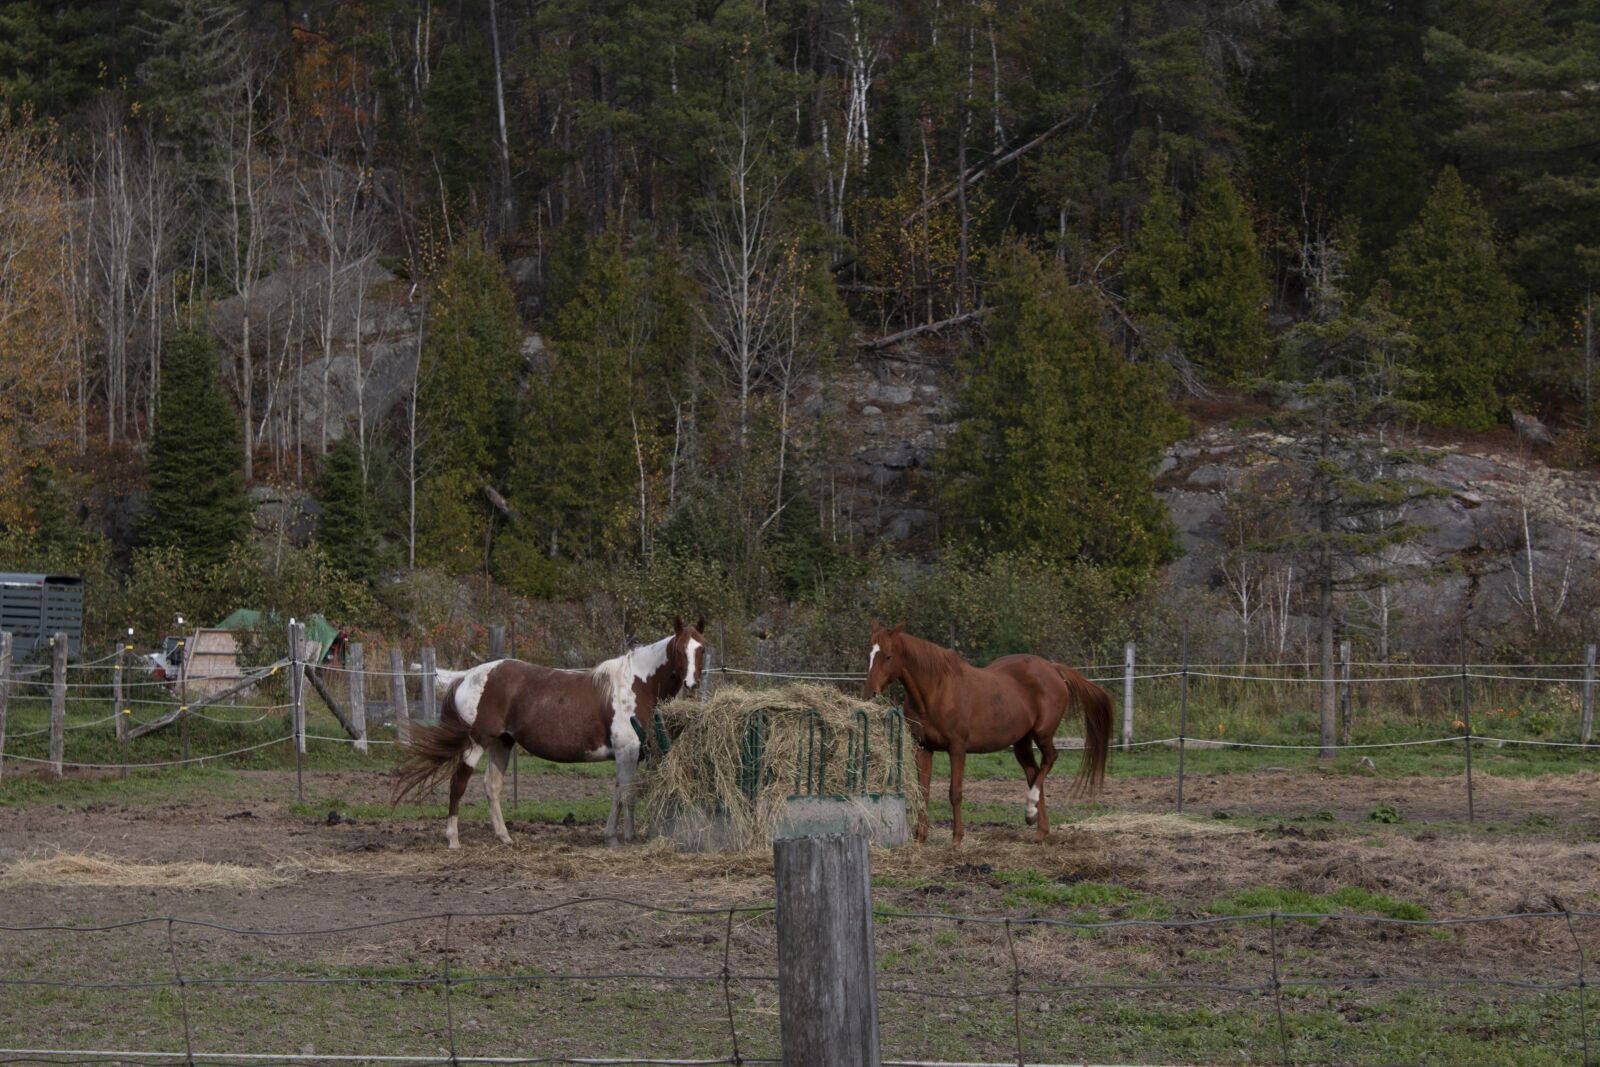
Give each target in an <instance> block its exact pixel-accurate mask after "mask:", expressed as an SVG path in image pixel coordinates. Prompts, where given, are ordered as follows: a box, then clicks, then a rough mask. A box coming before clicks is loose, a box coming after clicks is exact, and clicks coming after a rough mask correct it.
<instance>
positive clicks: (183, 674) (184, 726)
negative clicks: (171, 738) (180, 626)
mask: <svg viewBox="0 0 1600 1067" xmlns="http://www.w3.org/2000/svg"><path fill="white" fill-rule="evenodd" d="M188 646H189V641H188V638H184V637H180V638H178V655H179V657H180V659H179V660H178V706H179V707H180V708H181V709H182V712H181V714H179V716H178V735H179V736H180V737H181V738H182V739H183V758H184V759H185V760H187V759H188V758H189V652H188Z"/></svg>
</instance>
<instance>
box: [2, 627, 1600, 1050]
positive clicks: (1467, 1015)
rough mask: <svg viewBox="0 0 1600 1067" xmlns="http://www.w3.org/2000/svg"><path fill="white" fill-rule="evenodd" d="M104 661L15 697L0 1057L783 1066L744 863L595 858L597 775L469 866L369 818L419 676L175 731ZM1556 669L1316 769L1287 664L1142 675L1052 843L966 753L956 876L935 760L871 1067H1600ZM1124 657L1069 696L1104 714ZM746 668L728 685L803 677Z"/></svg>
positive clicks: (530, 789)
mask: <svg viewBox="0 0 1600 1067" xmlns="http://www.w3.org/2000/svg"><path fill="white" fill-rule="evenodd" d="M108 651H109V650H99V655H98V656H96V655H95V654H94V653H95V652H96V650H94V649H87V650H84V653H83V654H82V656H81V657H74V658H73V661H72V662H70V663H66V664H63V665H61V668H60V669H59V671H58V670H57V665H56V664H55V663H54V662H51V661H49V660H42V661H41V660H37V659H35V660H33V661H31V662H22V661H19V662H18V663H16V664H14V665H12V666H11V668H10V670H9V672H8V673H7V674H6V675H5V677H7V678H8V679H9V681H10V684H9V685H8V686H6V691H5V693H4V696H3V698H0V702H3V704H4V706H5V709H6V710H5V712H4V715H5V718H4V719H3V720H0V722H3V727H0V729H3V730H4V731H5V733H4V739H3V741H0V746H3V751H4V753H5V756H4V759H3V763H0V900H3V901H4V907H3V908H0V984H4V985H5V986H6V988H5V989H4V990H3V991H0V1059H5V1060H14V1061H15V1060H22V1061H30V1062H44V1061H56V1062H62V1061H71V1062H93V1063H111V1062H118V1063H183V1062H193V1063H269V1062H282V1063H416V1064H422V1063H452V1062H455V1063H473V1062H513V1061H516V1062H630V1063H632V1062H694V1063H756V1062H764V1061H765V1062H772V1061H775V1060H776V1059H777V1057H778V1056H779V1055H780V1048H779V1044H778V1033H779V1025H778V1023H779V1014H778V1006H777V983H778V957H777V927H776V923H775V917H774V915H773V910H772V909H773V902H774V900H775V896H776V892H775V885H774V881H773V860H772V854H771V851H770V850H769V849H768V848H766V847H765V846H764V845H763V844H760V843H757V844H755V845H753V846H752V847H748V848H743V849H739V850H736V851H725V852H706V853H690V852H685V851H680V850H678V849H677V848H675V847H673V846H672V845H671V844H670V843H669V842H668V841H666V840H665V839H664V838H662V837H660V836H659V835H658V836H656V837H654V838H652V839H650V840H648V841H646V842H645V843H644V844H642V845H636V846H632V847H627V846H625V847H621V848H606V847H605V846H604V844H603V841H602V823H603V821H604V818H605V814H606V808H607V806H608V804H609V796H610V787H611V777H610V772H611V768H610V765H609V764H592V765H571V766H558V765H553V764H544V763H542V762H539V761H535V760H532V759H529V758H527V757H526V756H524V757H523V758H522V759H521V760H520V761H519V765H518V767H517V771H516V774H515V775H514V777H513V782H512V784H513V786H514V789H515V799H514V800H513V802H512V803H510V804H508V805H507V811H506V816H507V821H508V824H509V827H510V830H511V833H512V837H513V844H512V845H511V846H509V847H507V846H501V845H499V844H498V843H497V842H495V840H494V838H493V836H492V834H491V832H490V830H489V827H488V822H487V819H486V817H485V813H484V804H483V791H482V787H481V786H479V785H477V784H476V783H474V786H473V787H472V789H471V790H470V791H469V793H468V799H469V801H470V803H469V804H468V806H467V808H466V810H465V811H464V812H463V817H462V824H461V839H462V846H463V847H462V850H461V851H460V852H456V853H450V852H447V851H446V850H445V848H444V840H443V838H442V836H441V835H440V834H439V827H440V825H441V821H440V820H441V816H442V813H443V798H442V796H435V797H432V798H427V799H425V800H424V801H423V802H421V803H417V804H407V805H403V806H401V807H399V808H397V809H394V810H391V809H390V807H389V805H388V802H387V801H388V796H389V793H390V791H391V786H392V778H391V772H392V770H393V768H394V766H395V763H396V753H395V751H394V746H393V744H392V742H393V740H394V739H395V737H396V734H397V732H398V730H400V729H403V728H404V725H405V723H406V722H407V721H410V720H413V719H414V720H418V721H421V720H425V719H426V718H427V716H428V710H427V708H428V703H427V701H428V700H429V699H436V698H437V695H436V694H428V693H425V691H424V682H425V681H426V679H424V678H423V677H422V676H421V675H422V673H423V672H422V671H421V670H420V669H413V668H412V667H411V658H410V657H403V660H404V661H403V662H402V661H401V659H402V658H401V657H391V656H389V655H388V654H387V650H372V649H369V650H366V652H365V656H364V658H363V655H362V653H361V651H360V650H355V649H353V650H352V652H353V653H354V654H353V655H352V657H350V658H349V659H347V660H346V662H345V664H344V665H342V666H341V667H339V668H338V669H333V668H332V667H330V666H322V667H319V668H316V669H315V670H313V671H310V672H307V673H306V674H305V677H306V682H305V684H304V685H299V684H297V683H296V680H295V676H296V675H297V674H298V673H299V672H297V671H296V670H295V669H294V667H295V664H293V663H290V664H287V665H285V664H282V663H279V662H277V661H273V662H269V663H263V664H261V665H260V666H259V668H250V667H246V668H242V669H241V673H250V672H254V673H253V674H251V675H250V676H251V677H254V676H255V675H259V677H257V678H256V680H255V682H254V683H253V684H252V685H251V686H249V687H247V688H245V689H243V690H241V691H240V692H239V693H238V694H236V695H235V696H234V697H231V698H227V699H224V700H223V701H221V702H218V703H213V704H207V705H203V706H198V707H197V706H195V705H190V704H186V703H184V701H183V696H184V694H182V693H179V692H176V691H174V689H173V688H172V686H170V685H168V686H167V687H165V688H163V687H160V686H156V685H146V684H145V681H146V680H145V679H142V678H137V677H135V676H134V672H133V671H132V670H131V669H130V668H129V666H128V664H129V663H130V662H131V657H122V656H120V655H119V656H111V657H107V652H108ZM117 651H118V652H119V653H120V652H122V651H124V650H117ZM102 657H105V658H102ZM118 659H121V660H123V669H122V670H121V671H120V672H116V671H115V668H116V661H117V660H118ZM1572 659H1573V660H1574V663H1573V664H1569V665H1565V666H1563V665H1551V664H1546V665H1540V666H1538V667H1528V666H1519V667H1517V668H1514V669H1513V668H1511V667H1508V666H1505V665H1495V666H1493V667H1488V666H1483V665H1479V666H1469V667H1466V668H1463V667H1461V666H1460V665H1440V666H1433V667H1428V666H1423V665H1407V666H1406V667H1404V668H1396V667H1395V666H1393V665H1386V666H1384V667H1382V668H1377V667H1371V668H1363V667H1362V666H1361V665H1355V667H1354V669H1352V671H1351V677H1352V681H1351V683H1350V685H1349V686H1348V689H1346V690H1342V691H1341V696H1342V695H1343V693H1344V692H1348V693H1349V694H1350V702H1349V706H1350V707H1351V708H1352V712H1351V716H1350V720H1349V723H1350V725H1349V733H1348V734H1347V735H1346V737H1345V738H1341V739H1340V741H1339V743H1338V746H1337V751H1336V752H1335V753H1334V754H1333V756H1332V758H1330V759H1324V760H1319V759H1318V758H1317V747H1318V744H1319V739H1318V737H1317V736H1316V733H1315V730H1314V719H1312V718H1311V716H1312V715H1313V713H1314V708H1313V705H1312V696H1311V692H1310V691H1311V690H1314V689H1315V688H1316V685H1317V682H1318V681H1319V680H1318V679H1311V678H1309V676H1308V672H1306V671H1305V670H1304V668H1303V667H1300V668H1294V667H1273V668H1261V667H1256V666H1254V665H1251V666H1250V667H1247V668H1240V667H1238V666H1237V665H1234V666H1231V667H1223V666H1220V665H1196V664H1189V665H1184V664H1172V665H1168V664H1146V665H1140V666H1137V667H1136V669H1135V670H1134V671H1132V672H1127V673H1132V674H1134V675H1161V677H1135V678H1134V680H1133V686H1134V688H1135V699H1134V712H1135V717H1134V719H1133V728H1134V730H1133V736H1132V737H1131V738H1130V739H1129V744H1128V747H1115V748H1114V749H1113V753H1112V758H1111V764H1110V772H1109V777H1108V779H1107V786H1106V789H1105V791H1104V792H1103V793H1102V794H1101V795H1100V796H1099V797H1097V798H1095V799H1094V800H1093V801H1087V802H1072V801H1070V800H1069V799H1068V798H1067V797H1066V796H1065V795H1064V792H1063V791H1058V793H1057V795H1055V796H1054V797H1053V798H1052V815H1053V822H1054V830H1053V832H1052V835H1051V838H1050V839H1049V840H1048V841H1047V842H1045V843H1044V844H1042V845H1036V844H1034V843H1033V842H1032V841H1031V840H1030V835H1031V831H1030V829H1029V828H1028V827H1026V826H1025V825H1024V823H1023V802H1024V785H1023V781H1022V778H1021V775H1020V773H1019V771H1018V769H1017V767H1016V764H1015V761H1014V759H1013V758H1012V757H1011V755H1010V754H1009V753H1004V754H999V755H994V756H985V757H969V759H968V764H967V774H968V777H967V784H966V793H965V806H966V809H967V812H968V827H967V837H966V840H965V842H964V844H963V845H962V847H961V848H960V849H959V850H957V849H952V848H950V847H949V836H950V833H949V830H950V824H949V808H948V804H947V803H945V801H944V799H943V797H942V789H943V788H944V778H943V764H942V762H941V763H936V768H935V781H934V786H933V789H932V791H931V795H930V797H929V798H928V800H929V804H930V814H931V817H932V821H933V833H932V836H931V837H930V840H929V843H928V845H927V846H925V847H923V848H921V849H917V848H912V847H906V848H890V849H878V850H874V852H873V853H872V857H871V863H872V905H873V909H874V919H873V933H872V938H873V948H874V955H875V962H876V980H877V983H876V984H877V990H878V1014H879V1020H878V1025H879V1033H880V1037H881V1043H882V1049H883V1058H884V1062H897V1063H912V1062H918V1063H923V1062H943V1063H953V1062H968V1063H1013V1064H1014V1063H1019V1062H1021V1063H1030V1064H1045V1063H1101V1064H1177V1063H1193V1064H1265V1063H1297V1064H1322V1063H1327V1064H1344V1063H1350V1064H1367V1063H1370V1064H1378V1063H1439V1064H1446V1063H1449V1064H1463V1063H1484V1064H1489V1063H1516V1064H1535V1065H1538V1064H1574V1063H1585V1062H1591V1063H1592V1062H1594V1061H1595V1056H1596V1052H1597V1051H1600V1022H1597V1020H1596V1009H1597V1007H1600V1005H1597V1004H1596V1000H1595V997H1594V995H1593V993H1592V989H1591V988H1590V987H1591V986H1592V984H1593V982H1594V974H1595V959H1596V955H1597V952H1600V914H1597V913H1600V753H1597V752H1595V751H1594V750H1593V749H1592V748H1590V747H1588V746H1586V745H1585V744H1584V742H1585V741H1586V740H1588V739H1587V738H1585V737H1583V736H1582V731H1583V730H1584V728H1585V726H1586V722H1585V718H1586V714H1585V713H1586V712H1588V711H1589V710H1590V707H1592V705H1591V704H1590V699H1591V698H1590V696H1589V695H1588V689H1589V686H1590V685H1592V682H1586V678H1590V677H1592V675H1591V674H1589V673H1587V672H1586V670H1585V667H1584V664H1583V662H1581V657H1579V656H1574V657H1572ZM97 661H98V662H97ZM450 666H459V664H450ZM1091 666H1092V665H1091ZM286 667H287V669H286ZM1124 668H1125V665H1124V664H1116V665H1114V666H1112V667H1111V668H1110V669H1107V668H1106V666H1105V665H1101V666H1100V668H1099V669H1098V670H1096V669H1086V670H1085V673H1087V674H1089V675H1090V677H1093V678H1096V679H1097V680H1099V681H1101V684H1103V685H1105V686H1106V687H1107V688H1108V689H1110V690H1111V691H1112V693H1113V695H1114V697H1116V698H1117V702H1118V713H1119V715H1120V714H1121V712H1122V711H1123V708H1124V700H1123V690H1122V681H1123V678H1124V674H1125V670H1124ZM734 669H735V668H734V667H731V666H725V665H723V664H722V663H721V662H720V660H718V661H716V662H715V663H714V665H713V679H712V680H713V685H714V686H729V685H732V684H734V683H735V682H737V683H738V684H739V685H740V686H748V687H759V686H764V685H773V684H777V683H779V682H784V681H789V680H791V679H782V678H766V677H756V676H752V675H740V674H735V673H734ZM793 673H806V674H813V675H838V676H840V677H837V678H835V677H823V678H813V679H808V680H810V681H817V682H823V683H826V682H828V681H833V680H837V681H838V682H840V683H842V684H844V685H846V686H850V685H851V684H852V683H853V684H854V685H855V686H856V687H857V688H858V687H859V681H858V680H857V679H856V678H851V677H846V676H847V675H849V674H850V672H849V671H844V670H840V671H837V672H829V671H827V670H820V669H819V670H813V671H805V672H793ZM114 674H120V677H115V676H114ZM57 675H59V677H60V678H61V679H62V681H61V683H60V684H59V685H57V684H56V683H55V681H54V679H55V677H56V676H57ZM396 675H400V676H402V677H401V678H400V681H401V684H400V685H399V686H397V687H395V688H393V689H391V688H390V686H391V685H392V684H393V682H394V680H395V678H396ZM1226 675H1232V676H1235V677H1211V676H1226ZM1424 676H1427V677H1424ZM858 677H859V676H857V678H858ZM1363 677H1365V678H1373V679H1376V680H1373V681H1359V680H1357V679H1361V678H1363ZM242 680H245V679H241V681H242ZM68 686H70V688H67V687H68ZM57 694H60V697H61V699H60V700H59V701H58V700H57ZM401 694H404V696H403V698H402V696H401ZM196 703H198V701H197V702H196ZM302 706H303V707H304V714H303V717H301V714H300V711H299V709H300V708H301V707H302ZM402 706H403V707H404V709H405V710H404V713H403V714H402V713H401V712H400V708H401V707H402ZM176 709H184V710H181V711H178V713H177V714H176V715H175V716H174V717H173V718H172V719H171V720H170V721H168V722H167V724H166V725H165V726H162V727H159V728H155V729H150V730H148V731H147V732H144V733H140V734H138V735H137V736H132V735H134V734H135V732H136V731H137V730H138V729H139V728H140V726H141V725H142V724H150V723H158V722H160V721H161V720H162V719H163V718H165V717H166V716H168V715H171V714H173V712H174V711H175V710H176ZM358 709H359V712H360V720H359V722H358V721H357V719H356V711H357V710H358ZM679 710H680V711H681V712H682V713H684V714H692V712H693V706H692V705H687V706H685V707H683V708H681V709H679ZM1463 712H1465V713H1466V714H1465V715H1463V714H1462V713H1463ZM1513 713H1515V714H1513ZM1469 721H1470V724H1471V725H1470V728H1468V727H1467V723H1468V722H1469ZM1457 723H1461V724H1462V725H1460V726H1457V725H1456V724H1457ZM358 726H359V729H357V727H358ZM353 735H359V736H353ZM301 738H303V747H304V751H303V752H302V751H301V747H302V744H301ZM1180 738H1181V740H1179V739H1180ZM1346 739H1347V740H1348V743H1346ZM358 740H362V741H365V742H366V744H365V745H364V746H363V747H365V749H366V751H365V752H362V751H358V747H357V743H356V742H357V741H358ZM53 745H54V747H53ZM1070 745H1071V739H1070V737H1068V738H1063V745H1062V747H1063V749H1064V752H1063V756H1062V760H1061V763H1060V764H1059V765H1058V773H1059V774H1060V775H1061V776H1062V778H1063V779H1065V778H1066V777H1068V776H1069V775H1070V773H1071V772H1072V771H1074V770H1075V769H1076V760H1077V754H1076V753H1075V752H1073V751H1072V750H1071V747H1070ZM1254 746H1266V747H1254ZM1366 746H1374V747H1366ZM847 747H848V746H843V747H841V748H840V752H841V753H842V754H843V755H844V756H845V757H848V756H849V752H848V751H847V750H846V749H847ZM1468 752H1470V753H1471V759H1472V778H1471V782H1472V790H1471V808H1470V819H1469V808H1468V795H1467V794H1468V789H1467V775H1466V758H1467V753H1468ZM186 760H187V761H188V762H185V761H186ZM1363 760H1365V761H1367V763H1363V762H1362V761H1363ZM1180 761H1181V764H1180ZM57 762H59V764H60V773H59V776H58V774H57V772H56V769H55V764H56V763H57ZM647 763H648V761H647ZM141 764H142V765H144V766H140V765H141ZM157 764H161V765H163V766H156V765H157ZM1368 764H1370V765H1368ZM1180 765H1181V766H1182V769H1183V778H1182V780H1181V798H1182V812H1181V814H1180V812H1179V810H1178V809H1179V798H1180V779H1179V777H1178V770H1179V767H1180ZM875 788H876V787H875ZM509 792H510V790H508V793H509Z"/></svg>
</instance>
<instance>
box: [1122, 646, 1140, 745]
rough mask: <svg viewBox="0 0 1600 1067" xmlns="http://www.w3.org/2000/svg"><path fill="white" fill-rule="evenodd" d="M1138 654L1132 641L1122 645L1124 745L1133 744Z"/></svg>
mask: <svg viewBox="0 0 1600 1067" xmlns="http://www.w3.org/2000/svg"><path fill="white" fill-rule="evenodd" d="M1137 655H1138V650H1137V649H1136V648H1134V644H1133V642H1132V641H1129V642H1128V643H1127V644H1126V645H1123V646H1122V747H1123V749H1124V750H1126V749H1127V748H1128V747H1129V746H1131V745H1132V744H1133V668H1134V662H1135V659H1136V657H1137Z"/></svg>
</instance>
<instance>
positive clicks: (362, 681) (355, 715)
mask: <svg viewBox="0 0 1600 1067" xmlns="http://www.w3.org/2000/svg"><path fill="white" fill-rule="evenodd" d="M344 666H345V677H346V678H348V679H350V728H351V729H352V730H354V731H355V735H356V751H357V752H360V753H363V754H364V753H365V752H366V751H367V676H366V669H367V660H366V654H365V653H364V652H363V651H362V648H361V642H360V641H352V642H351V643H350V647H349V648H348V649H347V650H346V652H345V664H344Z"/></svg>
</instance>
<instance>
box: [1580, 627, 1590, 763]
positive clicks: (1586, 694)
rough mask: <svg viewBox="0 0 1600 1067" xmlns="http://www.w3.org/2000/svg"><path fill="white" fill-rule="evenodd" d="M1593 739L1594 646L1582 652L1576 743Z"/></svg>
mask: <svg viewBox="0 0 1600 1067" xmlns="http://www.w3.org/2000/svg"><path fill="white" fill-rule="evenodd" d="M1593 738H1594V646H1593V645H1590V646H1588V647H1587V648H1585V649H1584V650H1583V710H1582V712H1580V714H1579V716H1578V742H1579V743H1580V744H1584V745H1587V744H1588V743H1589V742H1590V741H1591V740H1592V739H1593Z"/></svg>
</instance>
